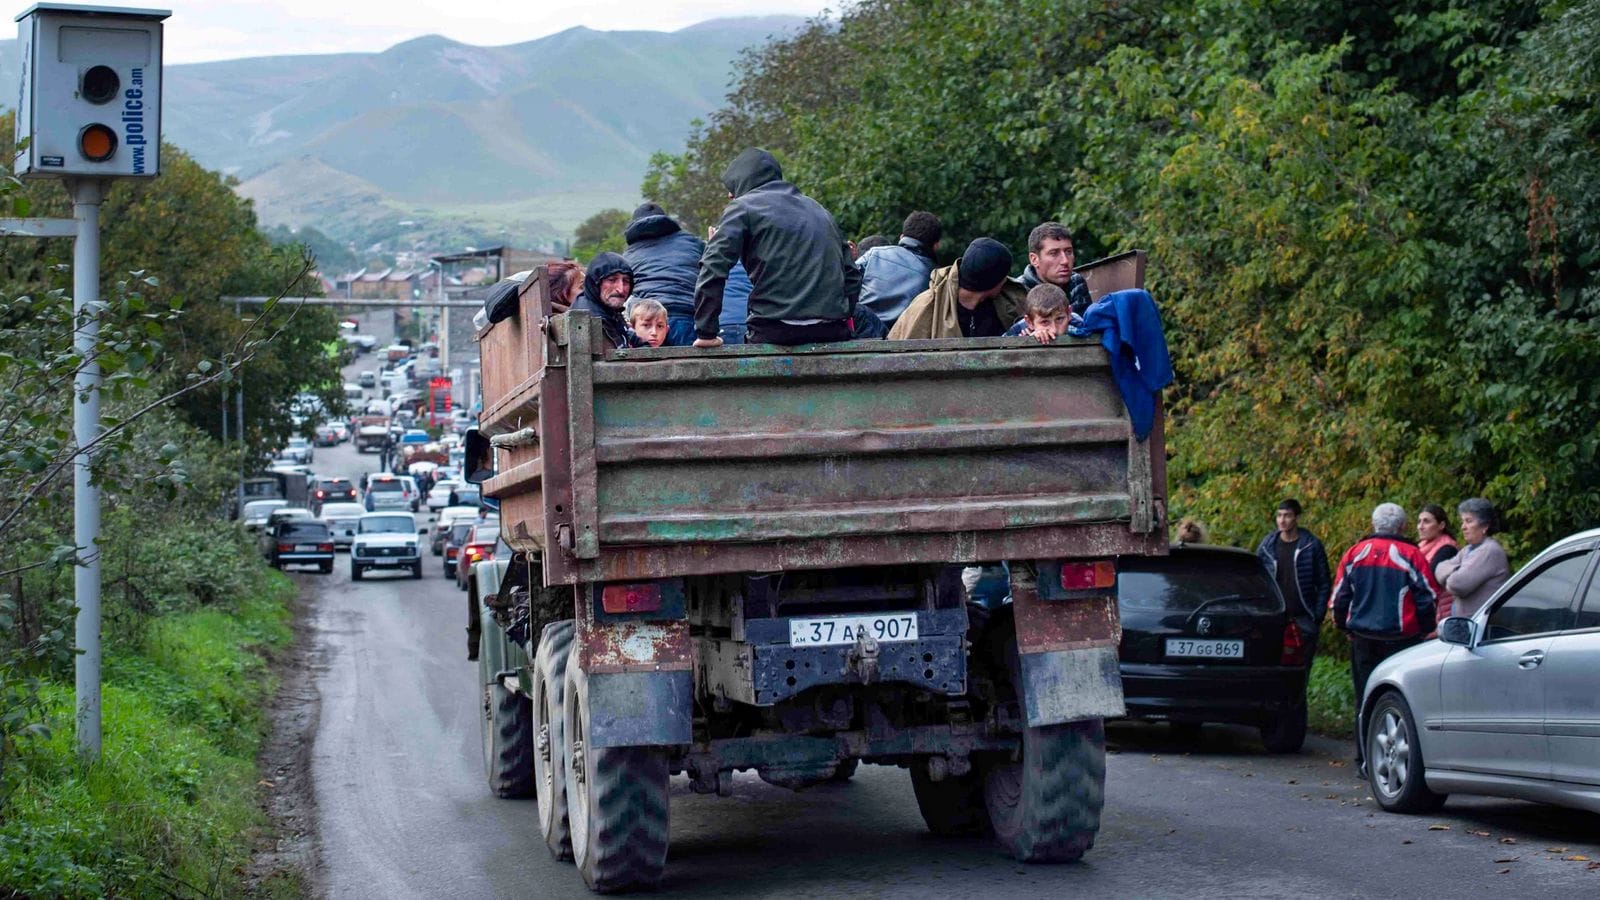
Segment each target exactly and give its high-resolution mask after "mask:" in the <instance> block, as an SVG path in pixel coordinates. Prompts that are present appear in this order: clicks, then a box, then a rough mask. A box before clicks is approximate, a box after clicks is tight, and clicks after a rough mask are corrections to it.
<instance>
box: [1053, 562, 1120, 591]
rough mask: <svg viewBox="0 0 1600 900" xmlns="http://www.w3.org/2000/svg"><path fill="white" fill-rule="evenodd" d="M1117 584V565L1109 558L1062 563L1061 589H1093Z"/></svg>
mask: <svg viewBox="0 0 1600 900" xmlns="http://www.w3.org/2000/svg"><path fill="white" fill-rule="evenodd" d="M1116 584H1117V565H1116V563H1114V562H1112V561H1111V560H1109V559H1102V560H1099V561H1097V562H1069V563H1062V564H1061V589H1062V590H1064V591H1093V590H1098V589H1100V588H1110V587H1116Z"/></svg>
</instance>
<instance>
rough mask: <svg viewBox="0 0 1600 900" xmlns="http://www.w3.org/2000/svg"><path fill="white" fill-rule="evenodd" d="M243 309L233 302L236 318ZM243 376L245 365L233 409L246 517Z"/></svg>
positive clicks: (236, 380) (238, 372)
mask: <svg viewBox="0 0 1600 900" xmlns="http://www.w3.org/2000/svg"><path fill="white" fill-rule="evenodd" d="M243 309H244V307H243V306H241V305H240V303H239V301H237V300H235V301H233V315H234V318H238V319H242V318H243ZM242 324H243V323H242V322H241V325H242ZM243 376H244V365H243V364H242V363H241V364H240V366H239V367H238V368H236V369H234V371H233V381H234V384H236V385H238V393H237V394H235V395H234V399H233V403H234V407H233V408H234V411H235V415H236V416H237V418H236V420H235V424H236V425H238V429H237V431H238V432H239V515H240V516H243V515H244V457H245V453H246V452H248V451H247V450H246V449H245V448H246V444H245V441H244V377H243Z"/></svg>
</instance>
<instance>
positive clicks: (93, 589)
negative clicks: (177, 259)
mask: <svg viewBox="0 0 1600 900" xmlns="http://www.w3.org/2000/svg"><path fill="white" fill-rule="evenodd" d="M66 187H67V191H68V193H70V194H71V195H72V219H73V221H74V222H75V223H77V235H76V238H77V239H76V241H75V242H74V243H73V247H72V319H73V323H72V324H73V332H72V333H73V344H74V347H75V349H76V350H77V351H78V358H79V359H81V360H82V363H80V364H79V366H78V374H77V377H76V378H75V379H74V380H73V385H72V387H73V393H74V394H75V395H76V398H75V400H74V402H73V406H72V436H73V439H74V440H75V441H76V442H77V446H78V448H79V452H78V456H77V458H76V459H75V460H73V463H72V511H73V536H72V539H73V543H74V544H76V545H77V547H78V553H79V558H78V566H77V569H76V571H75V573H74V578H73V582H74V584H73V587H74V588H75V593H76V599H77V604H78V621H77V631H76V633H75V638H76V644H77V647H78V660H77V672H76V675H77V682H76V687H77V696H78V712H77V733H78V753H79V755H81V756H83V757H84V758H86V759H98V758H99V757H100V547H99V540H100V486H99V485H97V484H95V483H94V478H93V469H92V467H91V465H90V463H91V457H92V454H90V453H88V452H86V451H84V450H83V449H82V448H84V447H88V446H90V445H92V444H93V443H94V441H95V439H96V438H97V437H99V436H100V363H99V361H98V360H96V359H95V356H94V353H95V344H96V343H98V342H99V340H100V201H101V200H103V199H104V198H105V190H106V182H104V181H101V180H99V179H95V178H75V179H69V180H67V181H66Z"/></svg>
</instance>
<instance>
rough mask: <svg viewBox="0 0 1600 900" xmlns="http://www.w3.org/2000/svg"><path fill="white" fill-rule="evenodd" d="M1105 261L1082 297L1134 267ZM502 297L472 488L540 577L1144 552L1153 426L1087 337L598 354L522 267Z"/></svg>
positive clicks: (1154, 518)
mask: <svg viewBox="0 0 1600 900" xmlns="http://www.w3.org/2000/svg"><path fill="white" fill-rule="evenodd" d="M1112 262H1114V263H1116V265H1115V266H1113V267H1107V268H1106V269H1105V270H1103V271H1101V272H1099V273H1096V274H1097V275H1098V276H1099V277H1095V275H1091V286H1092V287H1098V288H1099V290H1097V291H1096V294H1097V295H1098V294H1099V293H1103V292H1104V291H1105V290H1107V289H1112V288H1115V287H1124V286H1133V285H1134V284H1137V283H1139V282H1140V281H1142V275H1143V257H1142V255H1136V254H1128V255H1126V256H1125V257H1123V258H1114V259H1113V261H1112ZM1096 282H1098V285H1097V284H1096ZM520 304H521V306H520V310H519V315H517V316H515V317H512V318H510V319H507V320H505V321H502V322H500V323H497V324H495V325H491V326H489V327H488V328H487V329H485V330H484V331H483V332H482V333H481V334H480V335H479V340H480V343H481V350H482V357H483V391H484V413H483V415H482V417H481V420H480V427H481V428H482V429H483V431H484V433H485V434H487V435H491V436H494V435H501V436H512V435H516V437H515V438H514V439H512V443H514V444H515V445H514V446H511V447H509V448H507V449H501V450H499V451H497V467H496V469H497V474H496V475H495V477H494V478H493V479H491V480H490V481H488V482H487V483H486V484H485V485H484V489H485V492H486V493H487V494H488V495H489V496H491V497H496V498H498V499H499V500H500V503H501V520H502V523H503V524H502V534H503V535H504V536H505V538H506V540H507V541H508V542H509V543H510V544H511V545H512V546H513V547H515V548H516V549H518V550H522V551H536V552H539V553H542V554H543V557H544V572H545V580H546V581H547V582H548V583H550V584H557V583H575V582H580V581H583V582H588V581H614V580H625V579H646V578H661V577H673V576H681V575H691V574H711V573H719V572H752V571H776V570H785V569H816V568H833V567H839V566H856V565H889V564H901V563H933V562H945V563H964V562H982V561H989V560H999V559H1038V558H1059V557H1090V556H1094V557H1103V556H1106V555H1111V554H1123V553H1138V554H1150V553H1161V552H1165V547H1166V527H1165V522H1164V521H1163V518H1164V506H1165V485H1166V478H1165V454H1164V448H1163V441H1162V434H1161V427H1160V423H1161V417H1160V416H1159V415H1158V416H1157V418H1156V429H1155V431H1154V432H1153V433H1152V434H1151V435H1150V437H1149V439H1148V440H1146V441H1144V442H1138V441H1135V440H1134V439H1133V437H1132V430H1131V428H1130V426H1129V422H1128V416H1127V411H1126V409H1125V408H1124V406H1123V403H1122V399H1121V396H1120V394H1119V393H1118V391H1117V389H1116V386H1115V384H1114V383H1113V381H1112V377H1111V369H1110V366H1109V363H1108V360H1107V356H1106V352H1105V351H1104V350H1103V349H1102V348H1101V346H1100V345H1099V343H1098V342H1097V341H1095V340H1063V341H1061V342H1058V343H1056V344H1052V345H1049V346H1041V345H1038V344H1037V343H1035V342H1034V341H1032V339H1029V338H1012V339H1003V338H994V339H985V340H926V341H895V342H888V341H872V342H855V343H847V344H834V345H821V346H816V347H811V348H807V349H802V350H795V349H791V348H784V347H773V346H736V347H726V348H721V349H718V350H714V351H706V350H697V349H693V348H660V349H644V350H608V349H603V347H602V342H601V339H600V334H599V331H600V329H599V326H598V323H596V322H594V321H593V320H592V319H590V318H588V317H587V316H583V315H573V316H567V315H552V314H551V307H550V301H549V299H548V296H547V294H546V290H545V279H544V278H543V277H542V273H539V272H536V273H535V275H534V276H533V277H530V278H529V279H528V282H527V287H526V288H525V289H524V291H523V294H522V296H521V298H520ZM507 439H508V438H507V437H502V438H501V440H502V441H506V440H507Z"/></svg>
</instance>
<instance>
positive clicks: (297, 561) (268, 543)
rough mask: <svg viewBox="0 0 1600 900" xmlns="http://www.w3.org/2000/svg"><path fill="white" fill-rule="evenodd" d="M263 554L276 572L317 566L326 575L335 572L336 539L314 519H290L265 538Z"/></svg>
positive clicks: (278, 525) (324, 526)
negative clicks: (283, 569) (277, 570)
mask: <svg viewBox="0 0 1600 900" xmlns="http://www.w3.org/2000/svg"><path fill="white" fill-rule="evenodd" d="M261 539H262V554H263V555H264V556H266V558H267V562H269V563H271V564H272V567H273V568H275V569H282V568H285V567H287V566H316V567H317V568H318V569H320V570H321V571H322V573H323V574H324V575H326V574H328V573H329V572H332V571H333V535H332V534H331V533H330V532H329V531H328V526H327V525H326V524H324V523H322V522H319V521H317V520H315V519H305V518H290V519H285V520H283V521H281V522H279V523H278V524H277V525H276V526H275V527H274V528H273V529H272V531H271V532H267V533H263V534H262V538H261Z"/></svg>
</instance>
